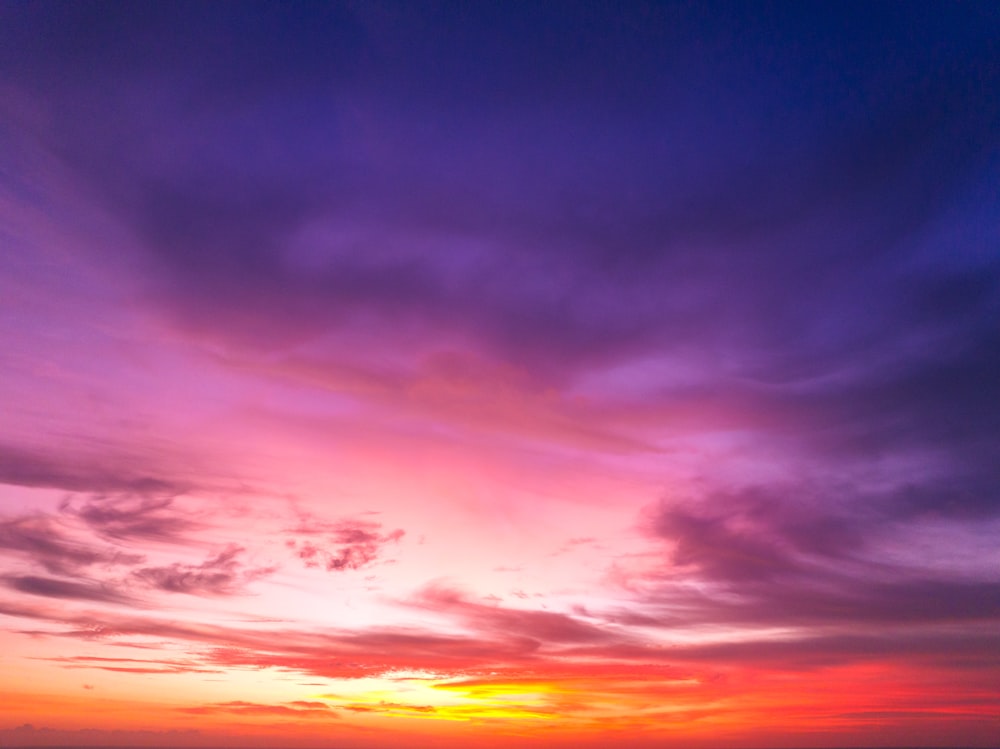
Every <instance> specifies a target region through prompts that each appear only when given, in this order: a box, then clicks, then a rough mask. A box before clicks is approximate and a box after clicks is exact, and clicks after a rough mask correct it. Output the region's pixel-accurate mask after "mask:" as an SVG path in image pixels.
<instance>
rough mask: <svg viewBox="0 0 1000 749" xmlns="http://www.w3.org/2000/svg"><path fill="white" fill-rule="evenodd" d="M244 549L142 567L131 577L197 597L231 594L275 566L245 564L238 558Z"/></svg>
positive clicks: (146, 583)
mask: <svg viewBox="0 0 1000 749" xmlns="http://www.w3.org/2000/svg"><path fill="white" fill-rule="evenodd" d="M245 551H246V549H244V548H243V547H241V546H236V545H235V544H233V545H230V546H228V547H227V548H225V549H223V550H222V551H220V552H219V553H218V554H215V555H214V556H210V557H209V558H208V559H206V560H205V561H204V562H202V563H201V564H197V565H192V564H181V563H179V562H175V563H173V564H170V565H167V566H165V567H142V568H139V569H136V570H133V571H132V577H133V578H134V579H135V580H136V581H138V582H141V583H143V584H145V585H148V586H150V587H153V588H156V589H158V590H162V591H165V592H167V593H186V594H189V595H198V596H232V595H238V594H240V593H242V592H244V589H245V587H246V586H247V585H248V584H249V583H252V582H253V581H255V580H259V579H261V578H263V577H266V576H268V575H270V574H272V573H273V572H274V571H275V570H276V569H277V568H276V567H275V566H269V567H246V566H245V565H244V564H243V563H242V562H241V561H240V559H239V557H240V555H241V554H243V553H244V552H245Z"/></svg>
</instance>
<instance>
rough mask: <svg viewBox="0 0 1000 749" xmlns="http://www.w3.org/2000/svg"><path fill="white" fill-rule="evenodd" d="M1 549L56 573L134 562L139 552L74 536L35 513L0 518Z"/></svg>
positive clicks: (48, 518) (68, 573) (54, 521)
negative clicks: (96, 544)
mask: <svg viewBox="0 0 1000 749" xmlns="http://www.w3.org/2000/svg"><path fill="white" fill-rule="evenodd" d="M0 551H13V552H17V553H19V554H22V555H24V556H27V557H28V558H29V559H31V560H32V561H34V562H35V563H36V564H38V565H40V566H41V567H43V568H44V569H45V570H46V571H48V572H50V573H53V574H57V575H73V574H76V573H77V572H78V571H79V570H81V569H83V568H86V567H90V566H93V565H98V564H100V565H134V564H138V563H140V562H142V561H143V559H144V557H143V556H142V555H140V554H134V553H129V552H125V551H122V550H119V549H115V548H113V547H98V546H95V545H94V544H92V543H90V542H89V540H87V541H81V540H78V539H76V538H73V537H72V536H71V535H70V533H69V532H68V531H67V530H65V529H64V528H63V527H62V526H61V525H60V524H59V523H58V522H57V521H56V519H55V518H53V517H51V516H48V515H43V514H37V515H25V516H22V517H18V518H12V519H9V520H0Z"/></svg>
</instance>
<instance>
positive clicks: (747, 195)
mask: <svg viewBox="0 0 1000 749" xmlns="http://www.w3.org/2000/svg"><path fill="white" fill-rule="evenodd" d="M401 12H402V11H401ZM536 13H537V15H538V16H540V17H543V18H544V17H547V16H548V12H546V11H537V12H536V11H531V12H529V13H528V15H529V16H531V15H535V14H536ZM650 14H651V15H652V16H653V19H652V20H651V18H650ZM42 15H44V16H45V19H44V21H43V20H42V19H41V16H42ZM377 15H378V14H366V13H364V12H360V11H359V12H356V13H350V12H345V11H342V10H338V11H333V10H331V11H329V12H326V11H322V12H321V11H319V10H318V9H312V10H310V11H300V10H297V9H278V8H275V7H260V8H256V9H255V10H254V11H253V12H251V13H248V18H247V19H246V21H245V22H244V23H241V25H240V28H239V30H238V33H237V32H236V31H235V30H234V29H229V33H225V34H215V33H214V32H218V31H219V30H220V29H222V28H226V27H227V25H228V24H229V23H230V22H231V19H227V17H226V14H225V13H222V12H218V11H215V10H212V9H202V8H198V7H195V6H183V7H176V8H174V7H172V8H171V9H168V10H160V11H157V12H156V13H150V14H148V17H147V15H146V14H142V13H132V12H129V11H128V10H126V9H119V10H118V11H117V12H115V13H111V14H107V13H105V12H97V11H96V10H95V9H93V8H86V9H82V10H72V11H69V10H63V11H56V10H51V11H49V12H48V13H46V14H39V15H35V14H28V13H13V12H12V13H11V16H12V17H11V19H10V23H9V24H8V30H7V36H8V40H9V44H7V45H6V48H7V50H8V52H7V55H8V58H7V60H6V62H5V64H4V65H3V68H2V69H3V70H4V71H5V72H6V75H7V77H8V79H9V80H11V81H12V83H13V84H14V85H16V86H17V87H18V88H19V89H20V90H22V91H23V92H25V95H27V96H36V97H41V96H42V94H43V93H44V95H45V97H46V101H47V102H48V104H49V106H51V107H53V108H55V109H56V112H57V113H58V114H59V115H61V116H58V117H55V118H54V120H55V122H56V123H58V124H56V125H53V127H54V128H55V130H56V132H54V133H53V134H52V136H51V138H52V140H53V143H54V144H58V146H56V145H54V146H53V148H54V149H56V150H59V151H60V152H61V155H62V156H63V158H64V159H65V160H66V161H67V162H68V163H70V164H71V165H72V166H73V168H74V169H76V170H77V171H78V172H79V173H80V174H81V175H83V177H84V179H86V180H88V181H89V182H91V183H92V184H94V185H95V186H96V188H97V189H98V191H99V192H101V193H103V194H104V195H105V196H106V199H107V200H108V202H109V203H110V204H111V205H112V207H113V209H114V210H115V211H116V212H117V213H118V214H119V215H121V216H122V218H123V219H124V220H126V221H127V222H128V223H129V224H130V225H131V226H132V227H134V228H135V229H136V230H137V231H138V233H139V234H140V236H141V237H142V238H143V239H144V241H145V244H146V245H147V246H148V248H149V249H150V251H151V252H152V254H153V256H154V257H155V258H157V260H158V263H159V265H160V267H161V268H162V270H163V272H164V275H163V281H164V282H163V284H161V285H159V288H158V291H159V292H160V293H159V294H158V295H157V296H156V298H157V299H159V301H160V302H161V303H162V304H163V305H164V307H165V308H166V309H167V310H168V311H169V312H170V313H171V314H172V315H173V316H174V319H175V320H177V321H178V322H179V323H180V324H182V325H185V326H189V327H195V328H197V329H199V330H200V331H202V332H208V333H210V334H211V335H214V336H216V337H218V338H220V339H224V340H225V341H228V342H229V343H231V344H233V345H237V346H249V347H251V348H253V347H258V346H263V347H265V348H272V347H287V346H288V345H290V344H291V343H293V342H294V341H297V340H302V339H303V338H316V337H319V336H320V335H326V334H328V333H330V332H331V331H336V330H343V329H345V328H348V329H349V328H350V327H351V326H352V325H353V324H355V321H357V320H358V319H360V318H365V319H367V320H369V321H370V324H372V325H373V326H374V327H375V328H377V329H378V331H379V333H380V335H382V336H385V340H386V341H387V345H388V346H392V345H393V343H394V340H392V339H394V338H395V336H393V331H394V330H396V329H397V328H398V325H399V323H400V322H401V321H404V320H405V321H409V322H408V324H412V323H414V322H416V323H417V324H420V325H423V326H426V327H427V328H429V329H431V330H436V331H438V333H439V334H440V335H441V336H442V337H445V338H449V339H453V338H454V336H455V335H456V334H457V335H459V336H465V337H467V338H468V339H475V340H476V341H478V343H477V344H476V345H477V346H480V347H483V348H484V349H485V350H486V351H487V352H488V353H489V354H490V355H492V356H496V357H498V358H500V359H502V360H506V361H514V362H518V363H520V364H522V365H524V366H526V367H527V368H529V369H530V370H531V371H532V372H533V373H534V374H535V375H536V376H545V377H565V376H567V375H570V374H574V373H577V372H578V371H579V370H581V369H585V368H586V367H588V366H591V365H593V364H594V363H600V362H607V361H610V360H616V359H620V358H621V357H625V356H631V355H633V354H635V353H636V352H642V351H650V350H662V349H664V348H666V349H670V348H673V347H675V346H678V345H684V344H690V343H692V342H697V341H703V342H707V343H709V344H710V345H716V344H721V343H722V342H723V341H725V342H726V343H727V344H728V345H735V346H737V347H738V348H740V349H741V350H742V352H743V354H744V356H746V357H751V356H753V355H754V354H755V352H756V351H758V350H759V348H760V347H768V348H770V347H772V346H774V345H775V344H778V345H780V346H781V348H782V349H783V350H782V351H780V352H779V357H780V359H781V362H780V363H781V365H782V366H786V365H787V363H788V359H789V358H791V359H792V360H793V361H794V362H795V363H797V364H798V365H799V366H806V365H808V364H810V363H813V361H814V360H815V359H817V358H824V359H825V358H826V357H829V356H838V357H840V356H843V355H844V354H845V353H847V354H853V355H859V354H861V351H860V349H862V348H865V347H870V346H872V345H873V344H874V345H878V342H879V341H880V340H882V341H884V340H886V339H887V338H889V337H891V336H892V335H893V334H894V331H895V330H896V329H897V322H898V320H897V318H896V316H895V315H894V314H893V311H892V307H893V302H894V300H896V299H898V298H900V297H903V296H905V294H906V291H907V289H908V288H909V286H910V284H909V283H907V282H906V281H904V280H903V279H901V278H900V277H899V276H898V274H897V271H898V270H899V269H900V268H902V267H905V265H906V261H905V260H906V258H905V256H906V255H907V252H908V251H907V249H905V248H904V249H903V250H901V249H900V246H901V243H906V242H909V241H911V240H912V239H913V238H914V237H915V236H917V235H918V234H919V233H920V232H922V231H924V230H925V228H926V227H928V226H929V225H931V224H932V223H933V222H934V221H935V219H936V218H938V217H940V216H941V215H942V213H943V212H944V211H946V210H947V209H948V208H949V207H950V206H952V205H953V204H954V202H955V200H956V199H958V197H961V196H962V194H963V191H965V190H967V189H968V185H969V184H970V183H974V182H976V180H978V179H981V178H982V175H983V169H984V168H985V166H986V165H987V164H988V159H989V154H990V153H991V149H995V147H996V140H995V129H994V128H993V127H992V123H993V121H994V120H995V117H996V114H997V104H996V102H997V101H998V100H1000V99H998V97H997V96H996V92H997V88H998V80H997V77H996V75H995V73H993V72H992V71H994V70H995V69H996V68H995V66H994V65H992V64H991V63H992V62H993V61H994V59H995V58H994V57H993V55H994V52H993V50H992V48H991V47H990V46H989V39H990V36H989V34H988V33H987V32H986V31H984V24H985V27H986V28H988V27H989V26H990V23H989V19H988V18H982V17H980V14H979V13H978V12H977V11H975V10H974V9H955V8H952V9H949V10H948V11H947V12H946V14H945V15H947V18H948V20H947V21H945V22H944V26H942V25H941V24H940V23H939V22H938V21H935V22H931V21H930V19H928V18H925V17H923V16H922V15H921V14H919V13H913V14H911V15H907V14H896V13H892V12H886V13H884V14H881V15H880V17H879V18H878V19H877V20H873V19H871V18H868V17H865V18H864V19H861V18H859V17H858V14H857V13H855V12H853V11H845V12H844V13H843V14H842V17H840V18H838V19H836V21H837V22H835V23H831V22H829V21H830V19H823V20H822V21H821V20H820V19H818V18H815V17H811V16H809V15H807V14H803V15H799V14H795V13H788V14H786V13H767V14H763V16H762V17H760V18H758V17H752V18H751V17H748V16H747V14H745V13H744V12H743V11H741V10H738V9H733V8H731V9H730V12H728V13H726V14H723V16H724V22H720V19H719V18H717V17H714V16H713V17H712V18H711V19H709V18H707V17H706V15H705V14H704V13H703V12H701V11H699V10H697V9H694V8H684V9H681V8H677V9H674V10H662V11H655V12H654V11H642V12H640V11H638V10H630V11H628V12H625V13H623V14H618V13H614V14H611V13H607V12H605V11H600V10H597V9H592V10H591V11H588V12H587V13H581V16H588V17H589V16H593V17H592V18H589V20H588V21H586V22H582V21H579V20H577V21H573V22H572V23H569V24H568V25H567V20H566V19H565V18H562V17H560V18H559V22H558V23H555V25H554V27H552V28H553V29H554V30H553V31H551V32H547V33H545V34H544V35H542V36H541V37H540V36H539V35H540V32H539V31H538V28H549V26H548V25H547V24H541V25H540V26H538V27H537V28H536V27H535V26H534V25H533V24H531V23H523V21H524V19H523V18H520V17H519V14H508V13H500V14H498V17H497V18H494V19H492V21H491V22H490V23H482V21H483V19H482V18H479V16H478V14H477V16H476V17H475V18H473V17H468V18H464V19H463V25H462V26H461V27H460V28H457V27H455V25H454V23H453V22H452V21H448V19H447V18H444V17H442V18H439V17H438V15H439V14H438V13H436V12H434V11H432V10H430V9H425V10H422V11H417V10H412V11H408V12H406V13H404V14H403V15H405V16H406V17H408V21H407V22H406V23H405V24H401V25H400V24H398V23H393V22H391V21H389V20H388V18H389V17H388V16H386V17H380V18H379V19H378V20H376V16H377ZM489 15H491V13H488V12H486V11H485V10H484V11H483V16H489ZM993 23H995V20H994V21H993ZM512 26H513V27H516V34H512V35H511V36H509V37H506V36H504V37H502V38H504V43H503V44H498V39H499V38H501V36H498V34H502V32H501V31H500V30H501V29H504V28H510V27H512ZM40 27H41V28H40ZM81 28H87V29H92V30H93V35H92V36H93V38H92V40H91V41H88V42H87V43H83V42H82V41H80V38H81V33H80V29H81ZM422 28H423V29H428V28H433V29H434V31H435V38H437V39H439V41H440V44H437V45H428V44H427V42H426V40H425V39H424V38H423V37H422V36H421V32H420V31H419V30H420V29H422ZM872 28H875V29H878V32H877V33H875V32H873V31H872ZM942 28H947V29H948V33H949V36H948V37H947V42H946V41H943V40H941V39H940V38H939V34H940V30H941V29H942ZM152 29H155V32H154V31H152ZM192 29H198V32H197V33H194V34H192V33H191V30H192ZM685 31H687V32H697V33H696V38H699V39H700V40H701V41H700V42H699V44H697V45H695V44H692V42H691V40H690V37H687V36H685V33H684V32H685ZM386 35H387V36H388V38H391V39H392V42H391V43H387V42H386V41H385V40H386ZM84 36H86V35H84ZM64 37H65V38H67V39H72V40H74V41H73V42H72V43H69V42H67V43H66V44H62V43H58V44H56V47H55V48H58V49H59V50H60V53H59V54H58V55H55V56H53V55H52V54H50V52H49V50H50V48H52V44H53V43H56V42H57V40H60V39H63V38H64ZM776 37H777V38H780V39H783V40H785V41H787V42H788V43H787V44H785V45H781V44H778V45H775V38H776ZM904 37H905V38H911V39H912V38H921V39H925V40H928V44H926V45H924V46H920V45H912V46H910V45H902V44H900V43H899V41H900V40H901V39H902V38H904ZM217 38H225V39H227V40H229V41H228V42H227V43H226V44H223V45H220V44H219V43H218V42H217ZM581 38H587V39H593V46H592V47H589V48H588V49H589V52H588V54H582V55H581V54H576V53H573V54H565V55H561V54H559V53H558V50H565V49H568V48H573V49H574V50H577V49H578V48H579V47H580V44H581V41H580V40H581ZM625 38H628V39H629V40H630V43H629V44H628V45H627V47H626V48H627V49H628V50H629V52H628V54H625V55H616V57H615V58H614V64H613V65H611V66H610V68H609V67H608V63H607V60H604V59H602V58H601V56H600V53H599V50H602V49H603V50H605V51H608V49H609V48H608V45H609V44H610V45H611V47H610V49H615V50H618V49H619V48H618V46H617V44H616V42H615V41H614V40H616V39H617V40H618V41H619V42H620V41H621V40H622V39H625ZM800 38H809V39H810V40H811V46H815V48H816V49H817V50H819V51H818V52H817V53H816V54H815V55H814V56H811V57H804V56H803V55H802V54H801V52H800V51H799V46H798V45H797V44H795V43H794V42H795V41H796V40H798V39H800ZM292 39H295V40H296V41H295V43H294V44H292V43H291V41H290V40H292ZM98 40H103V41H101V42H99V41H98ZM887 40H888V43H889V44H890V45H892V46H893V48H894V49H895V50H896V52H895V53H894V55H893V56H891V57H887V56H886V54H885V44H886V43H887ZM931 40H933V41H934V42H935V43H933V44H932V43H930V41H931ZM703 45H709V46H713V47H714V48H715V49H716V53H715V54H709V55H706V54H705V50H704V46H703ZM151 49H152V50H159V52H158V53H155V54H154V53H153V52H151V51H150V50H151ZM247 49H253V50H258V51H259V50H261V49H265V50H268V52H267V53H266V54H264V55H262V56H263V58H265V59H267V58H268V56H269V55H271V54H275V55H276V54H278V51H280V50H284V52H283V53H282V54H284V53H285V52H287V53H288V59H287V60H285V59H284V58H281V61H280V62H277V61H276V62H274V64H271V65H267V66H266V68H264V69H258V65H261V63H260V61H259V60H258V56H259V52H255V53H254V54H253V55H250V54H243V53H242V52H243V50H247ZM43 50H44V53H43ZM332 50H336V51H335V52H334V51H332ZM485 50H493V51H494V52H495V54H492V53H491V54H488V55H487V54H486V52H485ZM407 51H408V52H407ZM408 55H409V56H408ZM469 55H472V57H473V58H474V59H475V60H476V64H475V65H472V64H470V62H469V60H468V59H467V58H468V57H469ZM412 56H415V58H414V57H412ZM413 59H420V60H423V61H424V63H425V64H423V65H414V64H413ZM457 60H462V64H456V62H457ZM527 60H532V61H533V62H532V63H531V64H528V63H527V62H526V61H527ZM598 60H601V62H600V63H598ZM472 69H475V70H478V71H479V72H478V74H477V75H476V76H475V77H474V79H475V90H476V95H475V96H474V97H469V96H467V95H465V94H459V92H460V91H466V90H467V88H468V87H469V86H470V85H473V81H472V80H470V79H468V78H467V77H466V74H465V73H464V72H463V71H467V70H472ZM46 71H49V72H46ZM52 71H59V75H58V76H56V77H55V78H53V77H52ZM67 71H72V73H71V74H69V77H68V79H67ZM111 71H116V73H117V74H116V75H111V74H110V73H111ZM542 71H545V72H544V73H543V72H542ZM640 71H641V75H637V74H636V73H638V72H640ZM375 80H378V81H379V90H380V91H381V92H383V93H382V94H380V95H379V94H374V93H372V94H370V95H367V96H366V95H364V94H362V93H360V92H364V91H368V90H369V86H370V85H371V84H372V82H373V81H375ZM584 80H585V81H588V84H587V85H585V86H581V85H580V81H584ZM108 81H118V83H112V84H110V85H109V83H108ZM570 82H574V83H573V85H569V84H570ZM709 82H711V85H708V84H709ZM150 84H155V85H150ZM149 90H156V91H158V92H159V93H158V95H157V96H156V97H152V96H149V95H148V94H147V95H143V94H142V93H141V92H143V91H149ZM707 91H713V92H715V93H714V94H713V95H712V96H711V97H710V96H708V95H707V94H706V93H705V92H707ZM416 92H420V94H419V95H417V94H416ZM721 92H726V93H727V94H729V95H728V96H721V95H720V93H721ZM472 100H474V101H476V102H478V104H477V105H476V106H475V107H473V106H472V105H471V104H470V101H472ZM542 101H544V102H546V104H547V105H548V107H549V109H550V111H551V114H550V115H547V116H541V115H538V114H532V113H536V112H537V108H538V104H539V103H540V102H542ZM789 102H795V103H796V106H794V107H793V106H792V105H791V104H790V103H789ZM357 109H360V110H361V111H362V112H364V116H365V118H366V120H365V121H366V123H367V127H368V132H367V134H366V135H367V137H366V138H362V134H360V133H358V132H357V131H356V126H355V125H353V124H352V119H351V117H350V112H352V111H354V110H357ZM109 111H113V112H115V113H116V115H117V116H116V117H112V118H109V117H108V116H107V113H108V112H109ZM71 114H72V115H74V116H69V115H71ZM529 114H530V116H529ZM399 122H406V123H407V125H406V127H405V128H402V127H400V126H399V124H398V123H399ZM726 123H732V124H731V125H729V124H726ZM125 133H128V134H130V137H124V134H125ZM279 133H280V134H281V135H280V137H279V136H278V134H279ZM626 134H627V137H625V136H626ZM366 140H367V142H369V143H370V142H373V141H374V142H377V143H378V144H379V147H377V148H373V147H367V148H361V147H359V145H358V144H359V143H363V142H365V141H366ZM165 142H166V143H170V144H171V147H170V148H169V154H170V157H169V163H165V162H164V160H163V156H162V144H163V143H165ZM324 222H326V223H327V224H329V225H330V226H331V227H332V229H333V231H331V232H330V235H331V236H332V235H335V234H337V231H336V229H338V228H339V229H341V230H343V231H341V232H340V234H341V235H344V234H346V235H349V236H350V237H353V238H352V239H346V240H343V239H341V240H335V239H326V240H324V239H313V240H310V239H309V236H308V231H307V230H308V229H309V228H310V227H314V226H316V225H317V224H319V225H322V224H323V223H324ZM484 237H485V238H488V241H486V240H484V239H483V238H484ZM411 248H412V249H411ZM929 275H930V277H934V276H935V275H936V274H933V273H932V274H929ZM872 288H879V289H881V292H882V293H881V295H880V297H879V298H873V297H871V296H866V295H867V292H868V291H869V290H870V289H872ZM859 296H866V301H865V306H866V307H867V308H868V309H867V310H866V312H865V314H859V312H860V311H858V310H852V309H851V307H852V305H853V300H854V299H857V298H858V297H859ZM720 297H724V298H725V299H726V304H725V305H720V304H718V300H719V299H720ZM250 300H253V303H249V302H250ZM908 321H910V319H909V318H908ZM838 327H839V328H840V330H836V328H838ZM733 331H738V334H737V335H731V334H732V332H733Z"/></svg>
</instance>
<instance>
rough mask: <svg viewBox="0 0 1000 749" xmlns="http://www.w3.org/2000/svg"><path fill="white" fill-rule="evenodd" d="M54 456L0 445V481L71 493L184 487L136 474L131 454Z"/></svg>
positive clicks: (139, 491) (172, 490)
mask: <svg viewBox="0 0 1000 749" xmlns="http://www.w3.org/2000/svg"><path fill="white" fill-rule="evenodd" d="M67 452H68V451H65V450H64V451H61V452H60V454H59V455H58V456H57V455H53V454H51V453H50V452H48V451H45V450H38V449H34V448H26V447H21V446H18V445H12V444H6V445H0V483H4V484H15V485H18V486H31V487H39V488H48V489H63V490H66V491H70V492H93V493H98V494H104V493H127V494H134V495H143V496H147V495H154V496H157V495H169V494H180V493H182V492H183V491H184V490H185V489H186V488H187V487H186V486H182V485H180V484H178V483H176V482H174V481H172V480H168V479H163V478H159V477H156V476H155V475H148V474H143V473H137V472H136V471H135V468H134V465H135V462H136V461H135V458H134V456H127V455H109V456H101V457H95V456H93V455H87V454H72V453H70V454H67Z"/></svg>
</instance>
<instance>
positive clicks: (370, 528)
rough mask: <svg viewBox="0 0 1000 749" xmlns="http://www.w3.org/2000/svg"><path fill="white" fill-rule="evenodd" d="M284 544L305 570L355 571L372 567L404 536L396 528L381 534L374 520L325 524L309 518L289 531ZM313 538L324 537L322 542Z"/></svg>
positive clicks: (379, 524)
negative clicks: (291, 535)
mask: <svg viewBox="0 0 1000 749" xmlns="http://www.w3.org/2000/svg"><path fill="white" fill-rule="evenodd" d="M289 532H290V533H291V534H293V535H295V536H297V537H298V538H291V539H289V540H288V541H287V545H288V547H289V548H290V549H292V550H293V552H294V554H295V556H296V557H298V558H299V559H301V560H302V561H303V562H304V563H305V566H306V567H322V568H323V569H325V570H326V571H327V572H343V571H347V570H358V569H362V568H363V567H368V566H370V565H372V564H374V563H375V562H376V561H377V560H378V559H379V558H380V557H381V555H382V552H383V550H384V549H385V547H386V546H387V545H389V544H395V543H398V542H399V541H400V539H402V538H403V536H404V535H405V531H403V530H401V529H396V530H393V531H390V532H389V533H382V524H381V523H376V522H374V521H363V520H341V521H337V522H335V523H324V522H319V521H316V520H315V519H312V518H303V519H302V521H301V522H300V523H299V525H297V526H296V527H295V528H293V529H292V530H291V531H289ZM313 537H323V540H321V541H314V540H312V538H313Z"/></svg>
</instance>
